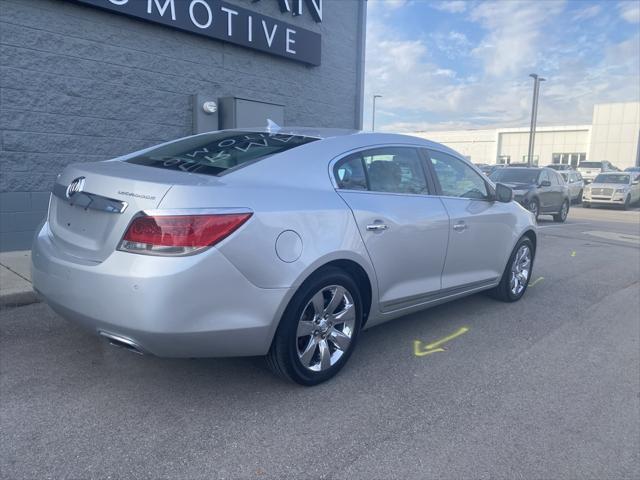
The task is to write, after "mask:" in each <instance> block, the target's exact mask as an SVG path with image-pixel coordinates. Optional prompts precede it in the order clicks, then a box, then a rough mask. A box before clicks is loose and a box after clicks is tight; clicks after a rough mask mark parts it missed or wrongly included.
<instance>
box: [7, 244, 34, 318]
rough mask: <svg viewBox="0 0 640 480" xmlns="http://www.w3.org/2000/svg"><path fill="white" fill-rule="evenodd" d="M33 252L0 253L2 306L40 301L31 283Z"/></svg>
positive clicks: (8, 306)
mask: <svg viewBox="0 0 640 480" xmlns="http://www.w3.org/2000/svg"><path fill="white" fill-rule="evenodd" d="M30 266H31V252H29V251H18V252H2V253H0V308H10V307H20V306H23V305H29V304H32V303H36V302H39V301H40V299H39V298H38V296H37V295H36V293H35V292H34V291H33V287H32V285H31V271H30Z"/></svg>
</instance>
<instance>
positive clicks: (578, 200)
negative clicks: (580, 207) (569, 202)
mask: <svg viewBox="0 0 640 480" xmlns="http://www.w3.org/2000/svg"><path fill="white" fill-rule="evenodd" d="M576 203H582V190H580V193H578V198H576Z"/></svg>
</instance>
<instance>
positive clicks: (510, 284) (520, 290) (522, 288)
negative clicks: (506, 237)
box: [489, 237, 534, 302]
mask: <svg viewBox="0 0 640 480" xmlns="http://www.w3.org/2000/svg"><path fill="white" fill-rule="evenodd" d="M533 258H534V249H533V243H532V242H531V240H530V239H529V238H527V237H523V238H521V239H520V241H519V242H518V243H517V245H516V246H515V248H514V249H513V252H512V253H511V257H509V261H508V262H507V266H506V268H505V269H504V273H503V274H502V279H501V280H500V283H499V284H498V286H497V287H495V288H494V289H493V290H490V291H489V294H490V295H491V296H492V297H494V298H497V299H498V300H502V301H503V302H516V301H518V300H520V299H521V298H522V296H523V295H524V292H526V291H527V286H528V285H529V280H530V279H531V270H532V268H533Z"/></svg>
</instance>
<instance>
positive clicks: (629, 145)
mask: <svg viewBox="0 0 640 480" xmlns="http://www.w3.org/2000/svg"><path fill="white" fill-rule="evenodd" d="M529 130H530V129H529V127H522V128H497V129H484V130H453V131H434V132H415V133H412V135H416V136H419V137H423V138H428V139H430V140H434V141H436V142H440V143H443V144H445V145H447V146H449V147H451V148H453V149H454V150H456V151H458V152H460V153H461V154H462V155H465V156H466V157H467V158H469V159H470V160H471V161H472V162H473V163H478V164H480V163H487V164H495V163H522V162H526V161H527V157H528V149H529ZM584 160H591V161H603V160H607V161H609V162H611V163H613V164H614V165H615V166H617V167H618V168H620V169H624V168H627V167H631V166H635V165H640V102H624V103H607V104H598V105H595V106H594V108H593V121H592V122H591V124H588V125H559V126H539V127H537V128H536V134H535V145H534V152H533V163H535V164H537V165H541V166H542V165H549V164H551V163H564V164H569V165H573V166H574V167H575V166H577V165H578V164H579V162H581V161H584Z"/></svg>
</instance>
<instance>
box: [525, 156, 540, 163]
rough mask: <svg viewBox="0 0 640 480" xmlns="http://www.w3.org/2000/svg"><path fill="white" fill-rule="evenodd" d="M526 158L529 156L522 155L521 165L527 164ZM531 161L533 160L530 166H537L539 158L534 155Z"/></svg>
mask: <svg viewBox="0 0 640 480" xmlns="http://www.w3.org/2000/svg"><path fill="white" fill-rule="evenodd" d="M528 158H529V155H522V163H529V162H528V160H527V159H528ZM532 159H533V160H532V162H531V165H538V160H540V156H539V155H534V156H533V157H532Z"/></svg>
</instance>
